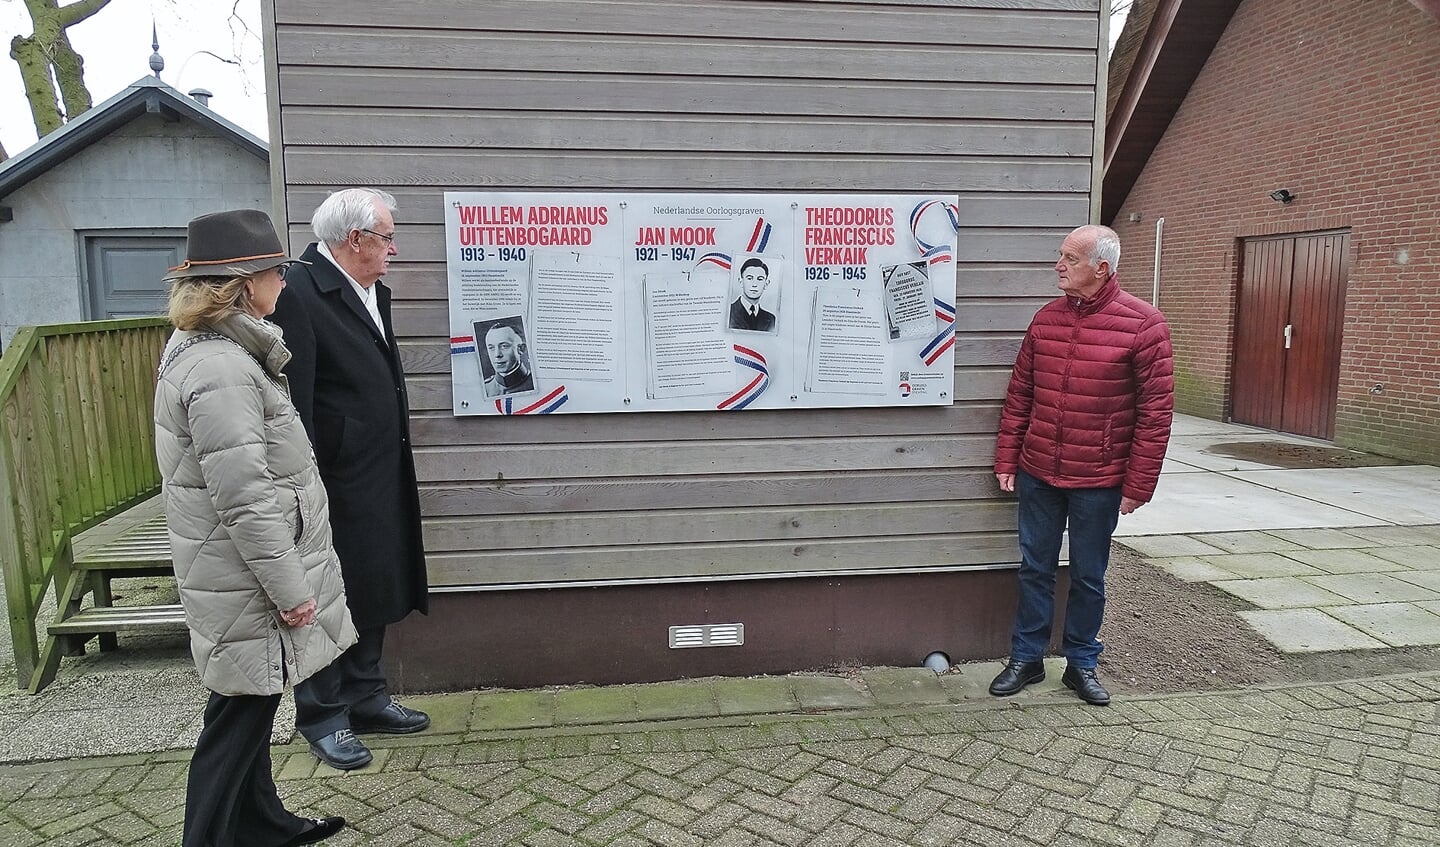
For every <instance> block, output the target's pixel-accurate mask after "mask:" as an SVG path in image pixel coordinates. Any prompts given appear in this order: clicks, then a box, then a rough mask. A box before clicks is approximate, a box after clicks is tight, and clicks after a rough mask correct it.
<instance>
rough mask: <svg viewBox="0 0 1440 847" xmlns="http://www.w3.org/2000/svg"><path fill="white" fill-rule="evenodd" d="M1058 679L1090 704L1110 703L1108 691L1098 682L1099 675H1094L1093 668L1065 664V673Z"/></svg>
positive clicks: (1106, 704)
mask: <svg viewBox="0 0 1440 847" xmlns="http://www.w3.org/2000/svg"><path fill="white" fill-rule="evenodd" d="M1060 681H1061V682H1063V683H1065V687H1066V688H1068V689H1070V690H1071V691H1074V692H1075V693H1076V694H1079V695H1080V699H1081V700H1084V701H1085V702H1086V703H1089V704H1090V705H1092V706H1108V705H1110V692H1109V691H1106V690H1105V686H1103V685H1101V684H1100V677H1098V676H1096V675H1095V669H1094V668H1077V667H1075V666H1074V665H1066V666H1065V673H1064V674H1062V675H1061V677H1060Z"/></svg>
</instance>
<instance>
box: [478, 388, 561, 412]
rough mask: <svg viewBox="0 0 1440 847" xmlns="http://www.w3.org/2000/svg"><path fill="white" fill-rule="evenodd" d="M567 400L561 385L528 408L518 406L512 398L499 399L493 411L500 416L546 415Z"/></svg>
mask: <svg viewBox="0 0 1440 847" xmlns="http://www.w3.org/2000/svg"><path fill="white" fill-rule="evenodd" d="M569 399H570V396H569V395H568V394H566V393H565V386H563V385H561V386H559V387H557V388H555V389H554V390H553V391H551V392H550V393H549V394H546V395H545V396H544V397H541V398H540V399H539V400H536V401H535V402H533V403H530V404H529V405H528V406H519V404H518V403H516V402H515V398H514V397H501V398H499V399H497V400H496V401H495V411H497V412H499V413H500V414H502V415H548V414H550V413H551V412H553V411H555V410H556V409H558V408H560V407H561V406H563V405H565V401H566V400H569ZM521 402H525V401H523V400H522V401H521ZM517 407H518V408H517Z"/></svg>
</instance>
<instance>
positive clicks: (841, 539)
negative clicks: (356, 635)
mask: <svg viewBox="0 0 1440 847" xmlns="http://www.w3.org/2000/svg"><path fill="white" fill-rule="evenodd" d="M266 2H267V3H268V4H272V5H271V6H270V8H268V9H267V10H266V11H267V14H268V17H269V19H270V21H273V27H272V28H270V29H268V30H267V38H271V37H273V42H271V43H270V44H269V45H268V47H269V50H270V52H269V55H270V61H271V62H272V68H271V73H272V75H274V77H275V78H276V79H278V83H279V84H278V92H279V97H278V108H279V110H280V113H279V122H278V128H279V135H278V138H275V139H272V145H273V147H274V149H275V150H277V151H278V152H279V153H280V156H281V159H280V162H279V168H280V169H281V170H282V172H283V185H284V189H283V200H284V206H285V208H284V210H283V211H284V213H285V215H286V216H287V217H288V220H289V221H290V227H289V231H290V237H291V240H292V244H294V245H295V246H296V248H297V249H298V248H299V246H301V245H303V244H305V243H306V242H308V241H309V240H311V239H312V236H311V234H310V232H309V230H308V227H307V226H306V222H307V221H308V220H309V217H310V213H311V212H312V211H313V210H314V208H315V206H316V205H317V204H318V203H319V202H320V200H321V199H323V197H324V196H325V194H326V193H327V192H328V191H329V190H332V189H334V188H336V187H342V186H348V185H374V186H379V187H382V188H385V189H386V190H388V191H391V192H392V193H394V194H395V196H396V197H397V199H398V201H399V206H400V210H399V213H398V214H397V216H396V220H397V225H398V232H399V236H398V239H397V241H396V244H397V247H398V249H399V251H400V255H399V257H398V260H397V262H396V264H395V265H393V266H392V273H391V275H390V277H389V278H388V279H387V282H388V283H389V284H390V285H391V286H392V287H393V288H394V289H395V292H396V298H397V300H396V302H397V306H396V309H395V326H396V332H397V334H398V335H399V336H400V338H401V345H402V347H403V353H404V359H405V363H406V367H407V370H408V373H409V376H410V390H411V398H412V403H413V406H414V420H413V427H414V435H415V444H416V460H417V465H418V468H419V473H420V477H421V495H422V503H423V507H424V511H425V515H426V521H425V532H426V542H427V546H428V549H429V551H430V579H431V584H432V587H437V588H439V587H446V586H449V587H461V586H480V585H485V586H493V585H524V584H536V583H545V582H549V581H566V582H570V583H575V582H587V581H606V580H616V579H648V580H654V579H665V578H672V577H680V578H701V577H715V576H721V577H724V576H734V575H788V574H795V573H815V572H862V571H866V572H874V571H877V570H880V571H883V570H895V569H898V570H911V569H933V568H953V567H957V566H990V565H996V564H1006V563H1011V562H1013V561H1014V560H1015V558H1016V552H1015V540H1014V521H1015V518H1014V505H1013V501H1012V500H1011V499H1009V498H1006V497H1001V496H999V494H998V491H997V489H996V487H995V484H994V479H993V476H992V475H991V471H990V465H991V458H992V450H993V446H994V432H995V428H996V422H997V420H998V415H999V402H1000V399H1001V397H1002V396H1003V393H1004V387H1005V382H1006V379H1007V378H1008V374H1009V367H1010V364H1011V363H1012V362H1013V360H1014V355H1015V351H1016V348H1017V346H1018V343H1019V338H1020V335H1021V333H1022V332H1023V330H1024V328H1025V325H1026V323H1027V322H1028V320H1029V318H1030V316H1031V315H1032V314H1033V313H1034V311H1035V309H1037V308H1038V307H1039V306H1040V305H1041V304H1042V303H1043V302H1045V301H1046V300H1048V299H1049V298H1050V297H1052V296H1053V293H1054V277H1053V273H1052V271H1051V269H1050V266H1051V264H1052V263H1053V256H1054V255H1055V250H1056V248H1057V245H1058V244H1059V242H1060V240H1061V239H1062V238H1063V236H1064V234H1065V233H1066V232H1067V231H1068V230H1069V229H1070V228H1071V227H1073V226H1076V225H1079V224H1082V223H1084V222H1086V219H1087V215H1088V212H1089V208H1090V202H1091V192H1092V186H1091V174H1092V150H1093V147H1094V143H1095V138H1094V124H1093V119H1094V114H1095V93H1096V92H1095V88H1096V55H1097V48H1098V41H1099V33H1100V8H1099V5H1100V4H1099V0H882V2H869V3H849V2H834V0H768V2H760V0H626V1H625V2H601V0H487V2H484V3H451V2H443V0H391V1H390V2H386V3H357V2H354V0H304V2H301V0H266ZM270 33H273V36H272V35H270ZM274 104H275V100H274V99H273V98H272V109H274V108H275V105H274ZM272 124H273V119H272ZM447 189H455V190H496V191H524V190H535V191H567V190H575V191H605V190H648V191H667V190H674V191H677V192H682V193H683V192H685V191H687V190H693V191H727V192H752V191H753V192H783V191H804V192H815V191H829V190H833V191H837V192H867V191H874V192H905V193H916V192H935V193H937V194H958V195H959V197H960V212H961V217H962V219H963V220H962V223H963V228H962V230H961V232H960V240H959V262H958V271H957V276H958V280H957V288H958V299H959V302H958V306H959V323H958V328H959V331H958V339H957V343H956V345H955V350H956V362H957V372H956V402H955V403H954V405H952V406H950V407H946V408H924V409H879V410H875V409H857V410H810V411H763V412H745V413H739V414H718V413H669V414H644V415H642V414H635V415H624V414H606V415H571V416H565V415H557V416H552V417H546V418H540V419H530V418H523V419H522V418H511V419H501V418H488V417H487V418H463V419H460V418H455V417H453V416H452V415H451V413H450V409H451V400H450V376H449V372H448V368H449V360H450V357H449V354H448V349H447V344H446V341H447V336H448V328H449V325H448V321H447V303H446V294H447V287H446V276H445V265H444V255H445V251H444V224H443V215H442V192H444V191H445V190H447Z"/></svg>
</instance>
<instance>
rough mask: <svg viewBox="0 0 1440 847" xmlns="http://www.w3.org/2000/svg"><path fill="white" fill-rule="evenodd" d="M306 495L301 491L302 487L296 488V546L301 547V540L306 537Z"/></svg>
mask: <svg viewBox="0 0 1440 847" xmlns="http://www.w3.org/2000/svg"><path fill="white" fill-rule="evenodd" d="M305 523H306V521H305V495H304V493H302V492H301V491H300V486H298V485H297V486H295V546H296V547H299V546H300V539H302V538H304V537H305Z"/></svg>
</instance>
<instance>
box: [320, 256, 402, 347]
mask: <svg viewBox="0 0 1440 847" xmlns="http://www.w3.org/2000/svg"><path fill="white" fill-rule="evenodd" d="M315 243H316V245H317V246H316V249H318V250H319V252H320V255H322V256H324V257H325V258H326V259H328V260H329V262H330V264H332V265H334V266H335V269H336V270H338V271H339V272H340V275H341V276H343V277H345V280H346V282H349V283H350V287H351V288H353V289H355V293H356V294H358V295H360V302H361V303H364V304H365V311H367V312H369V313H370V319H371V320H373V321H374V322H375V327H376V328H377V329H379V330H380V334H381V335H384V334H385V323H384V322H383V321H381V320H380V298H379V297H377V296H376V295H375V284H376V283H371V284H370V287H369V288H366V287H365V286H363V285H361V284H360V283H358V282H356V281H355V277H353V276H351V275H350V274H349V272H348V271H346V270H345V269H344V268H342V267H340V263H339V262H337V261H335V254H334V253H331V252H330V245H328V244H326V243H325V242H323V241H317V242H315ZM376 282H378V280H377V281H376Z"/></svg>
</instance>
